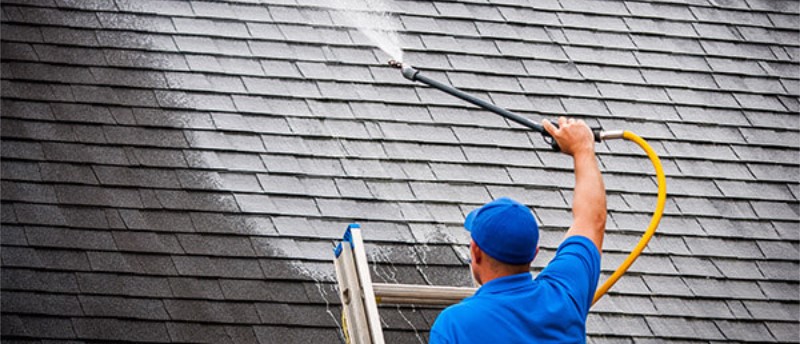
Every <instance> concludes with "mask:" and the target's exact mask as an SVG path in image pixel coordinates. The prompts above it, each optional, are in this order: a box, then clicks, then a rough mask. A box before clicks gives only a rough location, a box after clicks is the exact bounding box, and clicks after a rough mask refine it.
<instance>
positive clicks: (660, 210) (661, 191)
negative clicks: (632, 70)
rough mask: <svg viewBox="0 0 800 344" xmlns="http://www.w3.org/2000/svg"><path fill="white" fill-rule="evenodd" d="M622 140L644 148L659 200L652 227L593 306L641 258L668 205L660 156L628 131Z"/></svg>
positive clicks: (598, 289)
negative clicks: (656, 182)
mask: <svg viewBox="0 0 800 344" xmlns="http://www.w3.org/2000/svg"><path fill="white" fill-rule="evenodd" d="M622 138H624V139H626V140H630V141H633V142H636V144H638V145H639V147H642V149H644V151H645V153H647V156H648V157H649V158H650V161H651V162H653V167H654V168H655V170H656V179H657V180H658V199H657V200H656V210H655V211H654V212H653V218H652V219H651V220H650V225H649V226H648V227H647V230H646V231H645V232H644V234H643V235H642V238H641V239H640V240H639V243H638V244H636V247H635V248H634V249H633V250H632V251H631V253H630V254H629V255H628V258H626V259H625V261H624V262H622V264H620V266H619V267H618V268H617V270H616V271H614V273H613V274H612V275H611V277H609V278H608V280H606V282H605V283H603V285H601V286H600V287H599V288H597V291H596V292H595V294H594V301H592V304H593V305H594V304H595V303H597V300H600V298H601V297H603V295H605V294H606V292H608V289H610V288H611V286H613V285H614V283H616V282H617V280H618V279H619V278H620V277H622V275H623V274H625V272H626V271H628V268H629V267H631V264H633V262H634V261H636V258H639V255H640V254H641V253H642V251H644V248H645V247H646V246H647V243H648V242H650V238H652V237H653V234H655V232H656V228H658V223H659V222H661V215H662V214H664V205H665V204H666V203H667V178H666V177H665V176H664V167H663V166H661V160H660V159H659V158H658V154H656V152H655V151H654V150H653V148H652V147H650V145H649V144H647V141H645V140H644V139H642V138H641V137H639V135H636V134H634V133H632V132H630V131H627V130H626V131H624V132H623V133H622Z"/></svg>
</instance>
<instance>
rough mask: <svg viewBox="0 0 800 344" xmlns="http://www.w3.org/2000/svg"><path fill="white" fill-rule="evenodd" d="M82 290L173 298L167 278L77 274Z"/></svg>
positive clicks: (97, 292) (95, 292) (90, 292)
mask: <svg viewBox="0 0 800 344" xmlns="http://www.w3.org/2000/svg"><path fill="white" fill-rule="evenodd" d="M76 275H77V283H78V285H79V286H80V290H81V291H82V292H84V293H88V294H101V295H102V294H105V295H108V294H116V295H125V296H140V297H171V296H173V292H172V290H171V289H170V286H169V284H168V282H167V279H166V278H163V277H149V276H132V275H119V274H105V273H77V274H76Z"/></svg>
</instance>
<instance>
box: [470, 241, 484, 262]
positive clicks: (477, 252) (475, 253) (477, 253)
mask: <svg viewBox="0 0 800 344" xmlns="http://www.w3.org/2000/svg"><path fill="white" fill-rule="evenodd" d="M469 250H470V252H471V253H472V262H473V263H475V264H479V263H481V261H483V251H481V248H480V247H478V244H477V243H475V240H472V244H471V245H469Z"/></svg>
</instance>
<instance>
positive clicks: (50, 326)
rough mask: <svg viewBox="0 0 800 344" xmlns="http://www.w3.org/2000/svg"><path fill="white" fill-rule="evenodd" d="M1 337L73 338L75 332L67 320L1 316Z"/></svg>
mask: <svg viewBox="0 0 800 344" xmlns="http://www.w3.org/2000/svg"><path fill="white" fill-rule="evenodd" d="M2 321H3V323H4V324H6V325H3V332H2V333H3V335H4V336H6V338H8V337H9V336H21V337H31V336H40V337H44V338H75V331H74V330H73V326H72V323H71V322H70V319H68V318H57V317H43V316H25V315H10V314H9V315H6V314H3V317H2Z"/></svg>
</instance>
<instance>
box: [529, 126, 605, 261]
mask: <svg viewBox="0 0 800 344" xmlns="http://www.w3.org/2000/svg"><path fill="white" fill-rule="evenodd" d="M542 125H543V126H544V128H545V130H547V132H549V133H550V135H552V136H553V138H554V139H555V140H556V142H558V145H559V147H561V151H562V152H564V153H566V154H568V155H570V156H572V159H573V161H574V166H575V190H574V192H573V196H572V218H573V220H572V226H570V228H569V230H568V231H567V234H566V237H570V236H573V235H582V236H585V237H587V238H589V240H591V241H592V242H594V244H595V246H597V250H598V251H600V252H602V251H603V235H604V233H605V229H606V189H605V185H604V184H603V176H602V175H601V174H600V167H599V166H598V165H597V158H596V156H595V152H594V136H593V134H592V130H591V129H589V126H588V125H586V123H584V122H583V121H580V120H578V121H576V120H574V119H569V120H568V119H566V118H564V117H561V118H559V119H558V126H559V127H558V128H555V127H554V126H553V125H552V124H551V123H550V122H549V121H547V120H544V121H542Z"/></svg>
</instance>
